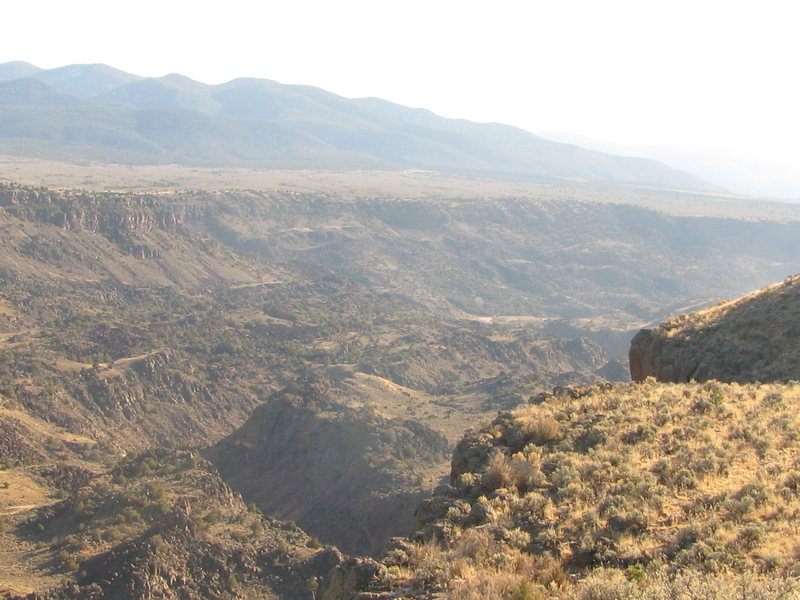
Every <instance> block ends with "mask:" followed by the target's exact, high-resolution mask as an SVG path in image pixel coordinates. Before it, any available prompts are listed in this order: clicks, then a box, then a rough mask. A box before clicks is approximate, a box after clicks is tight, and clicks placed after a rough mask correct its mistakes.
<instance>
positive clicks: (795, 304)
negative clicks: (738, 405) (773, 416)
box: [629, 276, 800, 383]
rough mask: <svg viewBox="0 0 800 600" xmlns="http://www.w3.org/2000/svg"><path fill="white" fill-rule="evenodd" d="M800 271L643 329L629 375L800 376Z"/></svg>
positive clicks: (675, 378) (670, 378)
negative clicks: (783, 279)
mask: <svg viewBox="0 0 800 600" xmlns="http://www.w3.org/2000/svg"><path fill="white" fill-rule="evenodd" d="M799 316H800V276H795V277H790V278H788V279H786V280H785V281H784V282H782V283H779V284H776V285H772V286H769V287H766V288H764V289H762V290H759V291H757V292H755V293H753V294H750V295H748V296H745V297H743V298H739V299H736V300H733V301H730V302H724V303H721V304H718V305H717V306H714V307H712V308H708V309H706V310H702V311H698V312H695V313H691V314H689V315H681V316H679V317H676V318H674V319H672V320H670V321H667V322H666V323H663V324H661V325H660V326H659V327H656V328H653V329H643V330H641V331H640V332H639V333H638V334H636V336H635V337H634V338H633V340H632V341H631V348H630V352H629V360H630V369H631V379H632V380H634V381H643V380H644V379H646V378H647V377H654V378H656V379H657V380H659V381H664V382H675V383H685V382H689V381H692V380H694V381H707V380H709V379H716V380H719V381H730V382H733V381H736V382H740V383H743V382H750V381H763V382H766V381H789V380H792V379H794V380H797V379H800V347H798V344H797V340H798V335H800V321H798V317H799Z"/></svg>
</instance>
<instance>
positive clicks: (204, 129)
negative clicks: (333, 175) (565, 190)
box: [0, 63, 714, 190]
mask: <svg viewBox="0 0 800 600" xmlns="http://www.w3.org/2000/svg"><path fill="white" fill-rule="evenodd" d="M33 69H35V67H31V66H30V65H25V64H24V63H22V64H21V63H7V64H5V65H0V80H4V81H3V82H2V83H0V117H2V118H1V119H0V152H2V153H5V154H9V155H17V156H38V157H46V158H59V159H69V160H86V159H88V160H104V161H109V160H110V161H118V162H131V163H137V164H169V163H181V164H191V165H214V166H223V165H227V166H231V165H239V166H255V165H258V166H266V167H270V168H295V169H296V168H312V169H319V168H335V169H341V168H372V169H374V168H394V169H398V168H399V169H408V168H410V169H434V170H443V171H455V172H472V173H486V174H495V175H498V174H500V175H506V176H508V175H513V176H521V177H532V178H536V179H546V180H558V179H561V180H565V179H569V180H575V179H578V180H589V181H605V182H617V183H624V184H634V185H650V186H659V187H663V188H670V189H674V188H677V189H702V190H712V189H714V188H713V186H711V185H710V184H708V183H706V182H703V181H701V180H699V179H697V178H695V177H692V176H690V175H687V174H686V173H682V172H680V171H676V170H674V169H671V168H669V167H667V166H665V165H663V164H660V163H658V162H656V161H652V160H647V159H631V158H625V157H619V156H614V155H611V154H603V153H601V152H595V151H591V150H586V149H584V148H579V147H578V146H573V145H569V144H559V143H557V142H551V141H549V140H545V139H542V138H539V137H537V136H535V135H533V134H530V133H528V132H525V131H523V130H520V129H517V128H514V127H510V126H506V125H499V124H494V123H489V124H481V123H472V122H468V121H463V120H453V119H445V118H443V117H439V116H437V115H434V114H433V113H431V112H429V111H426V110H422V109H411V108H407V107H404V106H399V105H395V104H392V103H390V102H386V101H383V100H377V99H361V100H350V99H346V98H342V97H340V96H336V95H335V94H331V93H329V92H326V91H324V90H321V89H318V88H313V87H309V86H290V85H284V84H280V83H277V82H274V81H269V80H261V79H248V78H242V79H236V80H233V81H230V82H228V83H225V84H222V85H216V86H210V85H205V84H201V83H198V82H194V81H192V80H190V79H188V78H186V77H184V76H181V75H178V74H171V75H167V76H165V77H161V78H150V79H143V78H141V77H138V76H136V75H132V74H129V73H124V72H122V71H119V70H117V69H114V68H112V67H109V66H107V65H69V66H66V67H60V68H57V69H45V70H38V71H35V70H33ZM32 82H35V83H36V84H38V86H36V87H35V88H34V87H33V86H31V83H32ZM42 87H44V88H46V89H47V90H49V96H50V97H51V98H53V99H54V98H57V97H58V98H61V100H62V101H61V102H60V103H56V104H51V105H50V106H48V107H47V108H45V107H44V106H42V103H41V96H43V95H46V94H45V91H43V90H42V89H41V88H42ZM77 100H80V102H76V101H77Z"/></svg>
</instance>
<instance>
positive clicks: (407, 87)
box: [0, 0, 800, 177]
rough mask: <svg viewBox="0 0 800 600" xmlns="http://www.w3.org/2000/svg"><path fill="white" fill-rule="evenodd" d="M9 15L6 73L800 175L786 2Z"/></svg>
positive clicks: (502, 0) (180, 5)
mask: <svg viewBox="0 0 800 600" xmlns="http://www.w3.org/2000/svg"><path fill="white" fill-rule="evenodd" d="M3 12H4V22H5V24H6V27H4V31H3V36H2V39H1V40H0V63H2V62H7V61H11V60H24V61H27V62H31V63H33V64H35V65H37V66H40V67H43V68H52V67H57V66H63V65H67V64H74V63H97V62H101V63H105V64H108V65H111V66H114V67H117V68H119V69H122V70H124V71H128V72H131V73H136V74H138V75H143V76H161V75H165V74H167V73H172V72H178V73H182V74H184V75H187V76H189V77H191V78H193V79H196V80H198V81H203V82H205V83H222V82H225V81H229V80H231V79H234V78H236V77H242V76H247V77H263V78H267V79H273V80H276V81H280V82H282V83H296V84H307V85H314V86H318V87H321V88H324V89H326V90H329V91H331V92H334V93H337V94H340V95H343V96H346V97H365V96H375V97H380V98H384V99H386V100H391V101H393V102H397V103H399V104H404V105H408V106H414V107H423V108H428V109H430V110H432V111H434V112H436V113H438V114H440V115H442V116H445V117H454V118H467V119H470V120H475V121H483V122H489V121H495V122H501V123H508V124H512V125H517V126H519V127H522V128H523V129H527V130H528V131H532V132H541V131H551V132H570V133H573V134H578V135H581V136H586V137H588V138H595V139H599V140H605V141H608V142H613V143H617V144H631V145H665V146H673V147H679V148H685V149H687V150H692V151H697V150H703V149H713V151H714V152H716V153H717V154H720V155H722V154H725V153H727V154H729V155H730V156H732V157H735V156H739V157H742V156H749V157H751V158H757V159H759V160H760V161H762V162H764V161H767V162H770V163H775V164H782V165H783V166H784V167H786V168H788V169H790V170H791V169H795V168H796V169H797V171H798V172H800V151H799V150H798V148H797V142H798V140H800V116H798V107H800V77H798V74H797V71H798V67H797V63H798V59H800V35H798V34H797V31H796V30H797V23H798V22H800V19H798V16H800V5H797V4H796V2H792V1H789V0H759V2H756V1H755V0H748V1H746V2H743V1H739V0H727V1H718V0H693V1H685V0H670V1H669V2H667V1H661V0H635V1H633V0H604V1H602V2H601V1H598V0H547V1H540V0H528V1H523V0H520V1H508V0H495V1H494V2H492V3H491V4H490V3H488V2H486V1H485V0H484V1H481V2H473V1H471V0H461V1H458V2H454V1H450V0H426V1H425V2H423V1H419V0H404V1H403V2H396V1H394V0H386V1H383V2H379V1H376V0H372V1H362V0H338V1H336V2H318V1H311V0H294V1H293V2H287V1H286V0H283V1H281V2H274V1H271V0H267V1H265V2H262V3H255V2H251V1H247V2H245V1H243V0H227V1H226V2H215V3H201V2H197V1H193V2H186V1H183V0H159V1H154V0H137V1H136V2H129V1H122V0H121V1H118V2H109V1H108V0H102V1H100V0H71V1H70V2H64V1H63V0H58V1H52V0H27V1H26V2H13V3H9V6H4V8H3ZM799 177H800V176H799Z"/></svg>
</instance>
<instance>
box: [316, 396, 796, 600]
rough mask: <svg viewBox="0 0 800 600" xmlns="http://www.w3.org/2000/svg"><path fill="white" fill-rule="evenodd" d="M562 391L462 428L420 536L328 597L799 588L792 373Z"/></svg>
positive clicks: (579, 597)
mask: <svg viewBox="0 0 800 600" xmlns="http://www.w3.org/2000/svg"><path fill="white" fill-rule="evenodd" d="M573 392H575V393H571V394H561V395H554V396H551V397H548V398H544V399H541V401H540V402H539V403H538V404H535V405H529V406H524V407H520V408H519V409H517V410H514V411H511V412H509V413H502V414H500V415H498V417H497V418H496V419H495V420H494V421H493V422H492V423H491V424H490V425H487V426H485V427H483V428H482V429H480V430H478V431H475V432H468V433H467V434H466V435H465V437H464V438H463V439H462V440H461V442H459V444H458V446H457V448H456V450H455V452H454V454H453V460H452V470H451V476H450V484H449V485H445V486H441V487H439V488H438V489H437V490H436V492H435V494H434V496H433V497H432V498H431V499H430V500H428V501H426V502H425V503H423V504H422V505H421V506H420V507H419V509H418V510H417V513H416V518H417V535H416V538H415V540H414V541H408V540H405V541H403V540H398V541H397V542H396V543H395V545H394V547H393V548H392V549H390V551H389V552H388V553H387V554H386V556H385V558H384V559H383V562H384V565H385V567H386V570H385V571H383V572H382V576H381V577H376V578H374V579H373V580H372V581H371V583H367V584H366V585H365V586H364V587H363V588H362V590H363V591H364V595H363V596H357V595H355V593H356V592H354V590H353V589H352V588H351V589H349V590H347V591H345V592H344V593H343V592H342V589H343V588H342V587H341V586H334V587H332V588H331V589H330V593H329V594H328V595H327V596H325V597H327V598H331V599H333V598H345V597H363V598H373V599H374V598H393V597H406V598H430V597H442V598H453V599H457V598H458V599H465V598H467V599H473V598H474V599H477V598H486V597H492V598H521V597H524V598H544V597H548V598H559V599H562V600H590V599H593V598H630V599H639V598H649V599H657V600H661V599H664V600H666V599H668V598H683V597H684V596H683V595H681V594H683V593H684V592H685V590H687V589H688V590H691V591H692V592H693V593H696V594H700V596H696V597H701V598H728V597H730V598H733V597H736V596H735V593H736V590H741V589H746V590H747V591H748V593H750V594H753V595H754V597H758V598H765V599H767V598H769V599H773V598H774V599H776V600H777V599H778V598H781V597H784V594H788V595H790V596H791V594H792V593H797V591H798V588H797V582H796V579H795V577H794V575H795V574H796V568H797V566H796V559H795V548H796V546H797V544H798V542H800V539H798V533H797V529H796V527H795V523H794V519H795V516H796V515H797V514H798V511H800V497H798V493H797V491H798V485H797V482H798V479H800V473H798V472H797V470H796V468H797V456H798V454H799V453H800V448H798V444H797V439H798V437H797V434H798V429H797V418H796V415H797V413H798V410H800V389H798V387H797V385H795V384H788V385H780V384H765V385H754V384H748V385H739V384H720V383H715V382H710V383H707V384H660V383H656V382H653V381H648V382H645V383H643V384H624V385H616V386H613V387H611V386H595V387H591V388H585V389H582V390H573ZM343 569H344V570H343V571H342V573H346V572H347V568H346V567H343ZM764 573H767V575H764ZM437 594H438V595H437ZM686 597H689V596H686ZM692 597H695V596H692Z"/></svg>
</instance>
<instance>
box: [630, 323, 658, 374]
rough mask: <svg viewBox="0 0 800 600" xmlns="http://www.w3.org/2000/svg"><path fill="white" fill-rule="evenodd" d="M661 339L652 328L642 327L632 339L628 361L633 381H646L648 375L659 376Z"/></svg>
mask: <svg viewBox="0 0 800 600" xmlns="http://www.w3.org/2000/svg"><path fill="white" fill-rule="evenodd" d="M660 354H661V341H660V339H659V337H658V335H657V334H656V333H655V332H654V331H653V330H652V329H642V330H640V331H639V333H637V334H636V335H635V336H634V337H633V339H632V340H631V348H630V350H629V351H628V363H629V364H630V369H631V379H632V380H633V381H644V380H645V379H646V378H647V377H651V376H652V377H657V376H658V375H657V374H658V366H659V358H660Z"/></svg>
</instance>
